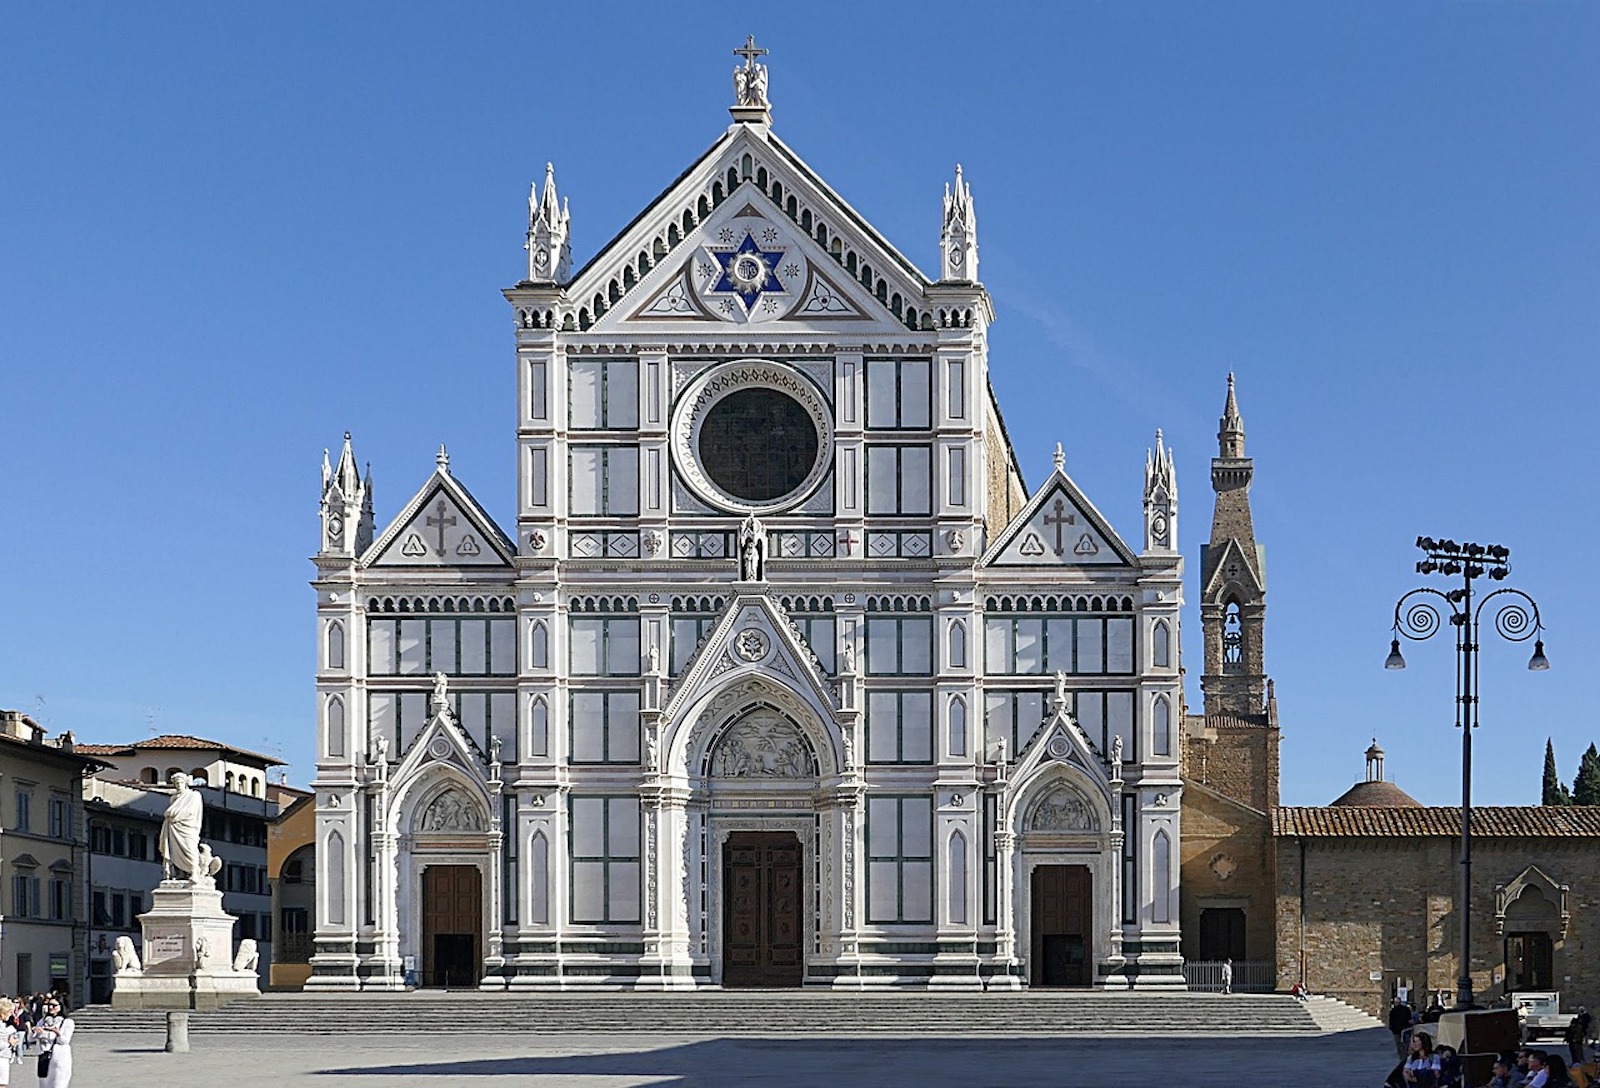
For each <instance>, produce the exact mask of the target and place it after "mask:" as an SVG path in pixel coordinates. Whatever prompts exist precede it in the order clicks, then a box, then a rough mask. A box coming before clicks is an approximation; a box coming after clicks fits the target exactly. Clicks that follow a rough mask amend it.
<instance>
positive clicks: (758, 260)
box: [711, 231, 787, 310]
mask: <svg viewBox="0 0 1600 1088" xmlns="http://www.w3.org/2000/svg"><path fill="white" fill-rule="evenodd" d="M785 252H787V251H786V250H782V249H762V248H761V247H760V246H759V245H757V244H756V239H755V235H753V234H751V233H750V232H749V231H746V232H745V236H744V241H742V242H740V243H739V245H738V247H737V248H735V249H733V250H732V251H731V252H728V253H713V254H712V256H713V257H715V258H716V259H717V263H718V264H720V265H721V266H722V275H721V276H719V277H718V278H717V282H716V283H715V284H713V285H712V287H711V293H712V294H714V295H737V296H739V300H740V301H741V302H743V303H744V305H745V309H746V310H750V309H753V308H754V307H755V304H756V303H757V302H759V301H760V300H761V296H762V294H763V293H764V292H767V291H780V292H781V291H783V290H784V286H783V282H782V281H781V280H779V279H778V273H777V268H778V262H779V261H781V260H783V255H784V253H785Z"/></svg>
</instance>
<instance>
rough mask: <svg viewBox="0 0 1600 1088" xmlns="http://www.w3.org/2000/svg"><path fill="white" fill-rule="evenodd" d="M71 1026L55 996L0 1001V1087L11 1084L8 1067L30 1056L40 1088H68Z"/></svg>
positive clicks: (69, 1019)
mask: <svg viewBox="0 0 1600 1088" xmlns="http://www.w3.org/2000/svg"><path fill="white" fill-rule="evenodd" d="M73 1026H74V1025H73V1023H72V1018H71V1017H70V1016H67V1015H65V1006H64V1005H63V1003H62V1000H61V997H60V995H58V994H46V993H39V994H34V995H33V996H32V997H28V996H25V995H19V996H18V997H16V998H15V999H12V998H9V997H0V1058H3V1059H4V1060H3V1061H0V1085H7V1084H10V1083H11V1067H12V1066H13V1065H20V1064H21V1063H22V1062H23V1061H24V1060H26V1058H27V1057H28V1056H29V1055H30V1053H31V1055H32V1056H33V1057H34V1059H35V1061H36V1063H37V1064H36V1066H35V1071H36V1072H37V1074H38V1078H39V1084H40V1086H41V1088H67V1086H68V1085H69V1084H70V1083H71V1082H72V1032H73Z"/></svg>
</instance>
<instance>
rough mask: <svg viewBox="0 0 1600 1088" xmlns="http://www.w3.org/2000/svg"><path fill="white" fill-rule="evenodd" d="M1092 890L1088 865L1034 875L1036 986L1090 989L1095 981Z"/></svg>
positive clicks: (1049, 867) (1032, 920) (1043, 870)
mask: <svg viewBox="0 0 1600 1088" xmlns="http://www.w3.org/2000/svg"><path fill="white" fill-rule="evenodd" d="M1093 890H1094V882H1093V878H1092V877H1091V876H1090V875H1089V868H1088V866H1086V865H1040V866H1038V867H1037V868H1035V869H1034V870H1033V896H1032V908H1033V911H1032V913H1031V914H1030V915H1029V924H1030V927H1031V933H1032V942H1031V944H1032V948H1031V952H1032V956H1031V960H1032V963H1033V970H1032V976H1033V984H1034V985H1035V986H1088V985H1090V984H1091V983H1092V982H1093V981H1094V979H1093V977H1092V975H1091V971H1092V964H1093V963H1094V943H1093V941H1091V940H1090V935H1091V932H1092V931H1091V928H1090V927H1091V925H1092V924H1093V917H1094V898H1093V894H1092V893H1093Z"/></svg>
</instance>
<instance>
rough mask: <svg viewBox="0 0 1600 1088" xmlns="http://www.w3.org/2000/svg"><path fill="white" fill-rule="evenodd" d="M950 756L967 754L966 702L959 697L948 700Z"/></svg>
mask: <svg viewBox="0 0 1600 1088" xmlns="http://www.w3.org/2000/svg"><path fill="white" fill-rule="evenodd" d="M950 754H951V755H953V756H964V755H966V754H967V701H966V700H965V699H963V698H962V697H961V696H959V695H954V696H951V698H950Z"/></svg>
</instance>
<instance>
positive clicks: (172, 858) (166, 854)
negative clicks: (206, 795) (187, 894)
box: [160, 774, 204, 883]
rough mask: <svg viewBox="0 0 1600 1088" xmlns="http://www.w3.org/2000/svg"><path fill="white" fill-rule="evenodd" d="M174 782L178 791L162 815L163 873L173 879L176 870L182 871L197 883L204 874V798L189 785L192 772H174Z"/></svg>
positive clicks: (167, 878) (163, 876)
mask: <svg viewBox="0 0 1600 1088" xmlns="http://www.w3.org/2000/svg"><path fill="white" fill-rule="evenodd" d="M172 784H173V786H175V787H177V791H178V792H176V793H175V794H173V795H172V802H171V803H170V804H168V805H167V813H166V815H165V816H163V817H162V818H161V842H160V847H161V877H162V879H163V880H172V879H174V876H175V874H182V875H184V876H186V877H188V879H189V882H190V883H193V882H194V881H196V880H198V879H199V878H200V875H201V872H200V813H201V810H202V809H203V808H204V802H203V801H202V800H201V798H200V795H199V794H198V793H196V792H195V791H194V790H192V789H190V788H189V776H188V775H186V774H175V775H173V776H172Z"/></svg>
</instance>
